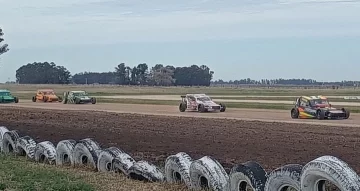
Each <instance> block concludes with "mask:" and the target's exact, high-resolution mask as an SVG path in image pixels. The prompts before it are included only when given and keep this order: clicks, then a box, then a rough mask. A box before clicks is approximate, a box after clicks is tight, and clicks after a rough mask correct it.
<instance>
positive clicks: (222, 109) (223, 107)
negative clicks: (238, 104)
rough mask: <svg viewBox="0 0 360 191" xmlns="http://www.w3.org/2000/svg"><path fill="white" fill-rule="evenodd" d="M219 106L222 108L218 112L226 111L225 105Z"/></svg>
mask: <svg viewBox="0 0 360 191" xmlns="http://www.w3.org/2000/svg"><path fill="white" fill-rule="evenodd" d="M219 105H220V106H221V107H222V108H221V109H220V112H225V110H226V105H225V104H223V103H220V104H219Z"/></svg>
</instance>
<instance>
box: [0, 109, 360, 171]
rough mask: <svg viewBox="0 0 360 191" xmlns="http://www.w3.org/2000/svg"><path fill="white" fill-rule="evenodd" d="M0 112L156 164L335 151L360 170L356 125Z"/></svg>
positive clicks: (29, 131)
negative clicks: (186, 158) (174, 157)
mask: <svg viewBox="0 0 360 191" xmlns="http://www.w3.org/2000/svg"><path fill="white" fill-rule="evenodd" d="M0 116H1V118H0V125H2V126H7V127H8V128H9V129H16V130H19V132H20V135H29V136H31V137H33V138H34V139H36V141H37V142H39V141H44V140H49V141H52V142H53V143H54V144H56V143H57V142H58V141H60V140H63V139H75V140H79V139H83V138H88V137H90V138H94V139H95V140H97V141H98V142H99V143H100V144H102V147H109V146H116V147H119V148H121V149H123V150H125V151H126V152H128V153H129V154H131V155H132V156H134V158H135V159H138V160H139V159H145V160H149V161H151V162H153V163H156V164H159V163H162V162H163V161H164V160H165V158H166V157H167V156H169V155H171V154H176V153H178V152H186V153H188V154H190V155H191V156H192V157H193V158H195V159H197V158H200V157H202V156H205V155H210V156H213V157H215V158H216V159H218V160H219V161H220V162H221V163H222V164H223V165H224V166H225V167H226V168H230V167H232V166H233V165H234V164H236V163H242V162H246V161H248V160H255V161H257V162H259V163H261V164H262V165H263V166H264V168H266V169H267V170H271V169H274V168H277V167H279V166H281V165H285V164H290V163H299V164H305V163H306V162H309V161H310V160H312V159H315V158H317V157H319V156H323V155H333V156H336V157H339V158H341V159H343V160H345V161H346V162H348V163H349V164H350V166H351V167H353V168H354V169H355V170H356V171H357V172H360V159H359V157H358V153H360V129H359V128H358V127H341V128H340V127H327V126H318V125H309V124H307V125H303V124H287V123H277V122H260V121H242V120H233V119H205V118H191V117H169V116H151V115H140V114H123V113H108V112H100V111H99V112H95V111H92V112H90V111H63V110H44V109H36V108H20V107H19V108H10V107H9V108H7V109H2V110H0Z"/></svg>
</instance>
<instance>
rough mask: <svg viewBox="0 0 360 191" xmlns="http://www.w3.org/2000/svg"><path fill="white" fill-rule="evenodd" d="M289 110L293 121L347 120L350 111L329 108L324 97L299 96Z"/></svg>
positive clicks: (329, 105)
mask: <svg viewBox="0 0 360 191" xmlns="http://www.w3.org/2000/svg"><path fill="white" fill-rule="evenodd" d="M294 104H295V106H294V107H293V108H292V109H291V112H290V113H291V118H293V119H298V118H300V119H319V120H323V119H348V118H349V117H350V111H348V110H346V109H345V108H341V109H337V108H334V107H332V106H331V104H330V103H329V101H328V99H327V98H326V97H324V96H301V97H299V98H297V99H296V101H295V103H294Z"/></svg>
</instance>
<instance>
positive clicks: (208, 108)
mask: <svg viewBox="0 0 360 191" xmlns="http://www.w3.org/2000/svg"><path fill="white" fill-rule="evenodd" d="M221 108H222V107H221V106H205V109H206V110H207V111H217V110H221Z"/></svg>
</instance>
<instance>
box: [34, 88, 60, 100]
mask: <svg viewBox="0 0 360 191" xmlns="http://www.w3.org/2000/svg"><path fill="white" fill-rule="evenodd" d="M32 101H33V102H36V101H42V102H53V101H57V102H61V101H62V98H61V97H60V96H57V95H56V94H55V91H54V90H52V89H39V90H37V92H36V95H35V96H33V97H32Z"/></svg>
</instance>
